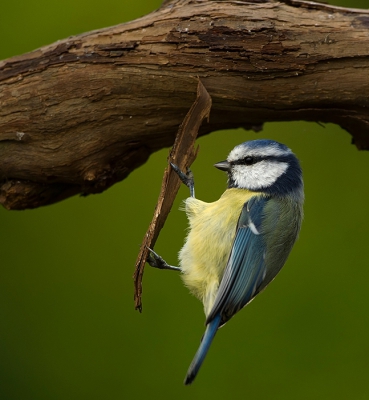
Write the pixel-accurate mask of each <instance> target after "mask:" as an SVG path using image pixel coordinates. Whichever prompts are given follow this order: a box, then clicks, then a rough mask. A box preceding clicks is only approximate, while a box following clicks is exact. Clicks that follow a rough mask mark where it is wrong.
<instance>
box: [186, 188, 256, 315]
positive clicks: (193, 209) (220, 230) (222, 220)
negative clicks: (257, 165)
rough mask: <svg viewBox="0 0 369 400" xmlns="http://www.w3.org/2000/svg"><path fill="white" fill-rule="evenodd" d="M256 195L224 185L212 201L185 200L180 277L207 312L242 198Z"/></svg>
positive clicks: (228, 246)
mask: <svg viewBox="0 0 369 400" xmlns="http://www.w3.org/2000/svg"><path fill="white" fill-rule="evenodd" d="M257 195H260V194H259V193H255V192H251V191H248V190H245V189H228V190H226V191H225V192H224V194H223V195H222V197H221V198H220V199H219V200H218V201H215V202H213V203H205V202H203V201H201V200H197V199H195V198H193V197H190V198H188V199H186V200H185V206H186V207H185V209H186V213H187V216H188V219H189V224H190V231H189V234H188V236H187V239H186V242H185V245H184V246H183V248H182V249H181V251H180V253H179V260H180V266H181V269H182V271H183V274H182V278H183V281H184V283H185V285H186V286H188V288H189V289H190V290H191V292H192V293H193V294H194V295H195V296H196V297H198V298H199V299H200V300H201V301H202V302H203V303H204V308H205V314H206V315H207V314H208V312H210V309H211V307H212V305H213V302H214V298H215V295H216V293H217V291H218V286H219V282H220V280H221V278H222V276H223V273H224V269H225V266H226V264H227V261H228V257H229V254H230V251H231V247H232V243H233V239H234V236H235V233H236V227H237V221H238V218H239V216H240V213H241V210H242V207H243V205H244V204H245V202H247V201H248V200H249V199H250V198H251V197H252V196H257Z"/></svg>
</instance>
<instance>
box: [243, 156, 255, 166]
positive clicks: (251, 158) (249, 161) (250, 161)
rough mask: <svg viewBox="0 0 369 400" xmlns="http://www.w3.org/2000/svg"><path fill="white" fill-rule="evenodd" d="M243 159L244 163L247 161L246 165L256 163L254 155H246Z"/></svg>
mask: <svg viewBox="0 0 369 400" xmlns="http://www.w3.org/2000/svg"><path fill="white" fill-rule="evenodd" d="M243 161H244V163H245V164H246V165H252V164H254V163H255V159H254V157H251V156H247V157H245V158H244V160H243Z"/></svg>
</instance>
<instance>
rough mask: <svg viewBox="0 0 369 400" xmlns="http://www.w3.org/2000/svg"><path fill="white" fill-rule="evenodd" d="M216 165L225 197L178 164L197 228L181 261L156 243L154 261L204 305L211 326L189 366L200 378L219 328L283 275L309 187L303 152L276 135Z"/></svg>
mask: <svg viewBox="0 0 369 400" xmlns="http://www.w3.org/2000/svg"><path fill="white" fill-rule="evenodd" d="M215 167H216V168H218V169H220V170H222V171H226V172H227V174H228V188H227V189H226V191H225V192H224V193H223V195H222V196H221V197H220V199H219V200H217V201H215V202H212V203H206V202H203V201H201V200H198V199H196V198H195V195H194V184H193V179H192V177H191V176H189V174H184V173H183V172H181V171H180V170H179V169H178V167H176V166H174V165H173V168H174V169H175V170H176V172H177V173H178V174H179V177H180V178H181V180H182V181H183V182H184V183H185V184H186V185H187V186H189V188H190V190H191V197H189V198H187V199H186V200H185V211H186V213H187V216H188V219H189V225H190V229H189V233H188V236H187V238H186V241H185V244H184V246H183V248H182V249H181V251H180V253H179V261H180V267H173V266H170V265H168V264H167V263H166V262H165V261H164V260H163V259H162V258H161V257H160V256H159V255H157V254H156V253H155V252H154V251H152V250H151V249H150V256H149V258H148V262H149V264H150V265H152V266H154V267H158V268H163V269H174V270H179V271H181V275H182V278H183V281H184V283H185V285H186V286H187V287H188V288H189V289H190V291H191V292H192V293H193V294H194V295H195V296H196V297H198V298H199V299H200V300H201V301H202V302H203V305H204V311H205V315H206V322H205V324H206V330H205V333H204V335H203V338H202V340H201V343H200V347H199V349H198V350H197V353H196V355H195V357H194V359H193V361H192V363H191V365H190V367H189V369H188V372H187V375H186V378H185V382H184V383H185V384H186V385H187V384H190V383H192V382H193V380H194V379H195V377H196V375H197V373H198V371H199V369H200V367H201V365H202V363H203V361H204V358H205V356H206V354H207V352H208V350H209V347H210V344H211V342H212V340H213V339H214V336H215V334H216V332H217V330H218V329H219V327H221V326H222V325H224V324H225V323H226V322H227V321H228V320H230V319H231V318H232V317H233V316H234V315H235V314H236V313H237V312H238V311H239V310H241V308H243V307H244V306H246V305H247V304H248V303H250V301H251V300H253V298H254V297H255V296H256V295H257V294H259V293H260V292H261V291H262V290H264V289H265V287H266V286H267V285H268V284H269V283H270V282H271V281H272V280H273V279H274V278H275V276H276V275H277V274H278V272H279V271H280V270H281V268H282V267H283V265H284V264H285V262H286V260H287V257H288V255H289V253H290V251H291V249H292V247H293V245H294V243H295V241H296V239H297V237H298V234H299V231H300V227H301V222H302V218H303V202H304V189H303V179H302V171H301V167H300V164H299V161H298V159H297V158H296V156H295V155H294V154H293V153H292V151H291V150H290V149H289V148H288V147H287V146H285V145H283V144H281V143H278V142H275V141H273V140H252V141H249V142H245V143H242V144H240V145H238V146H236V147H235V148H234V149H233V150H232V151H231V152H230V153H229V155H228V157H227V160H226V161H221V162H218V163H217V164H215Z"/></svg>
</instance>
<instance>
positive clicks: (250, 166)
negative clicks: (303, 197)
mask: <svg viewBox="0 0 369 400" xmlns="http://www.w3.org/2000/svg"><path fill="white" fill-rule="evenodd" d="M214 166H215V167H216V168H218V169H220V170H222V171H226V172H227V173H228V187H229V188H239V189H248V190H251V191H254V192H264V193H267V194H270V195H276V196H283V195H287V194H292V193H294V194H296V195H297V194H299V193H301V192H302V189H303V181H302V172H301V167H300V164H299V161H298V159H297V158H296V156H295V155H294V154H293V153H292V151H291V150H290V149H289V148H288V147H287V146H285V145H284V144H281V143H278V142H275V141H273V140H266V139H262V140H251V141H249V142H245V143H242V144H240V145H238V146H236V147H235V148H234V149H233V150H232V151H231V152H230V153H229V155H228V157H227V160H226V161H221V162H218V163H216V164H215V165H214Z"/></svg>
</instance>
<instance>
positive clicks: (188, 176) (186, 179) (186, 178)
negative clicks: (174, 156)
mask: <svg viewBox="0 0 369 400" xmlns="http://www.w3.org/2000/svg"><path fill="white" fill-rule="evenodd" d="M170 165H171V166H172V168H173V169H174V171H176V172H177V174H178V176H179V179H180V180H181V181H182V182H183V183H184V184H185V185H186V186H187V187H188V188H189V189H190V195H191V197H195V181H194V179H193V174H192V171H191V170H190V169H189V168H187V173H184V172H182V171H181V170H180V169H179V168H178V167H177V165H175V164H173V163H170Z"/></svg>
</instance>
